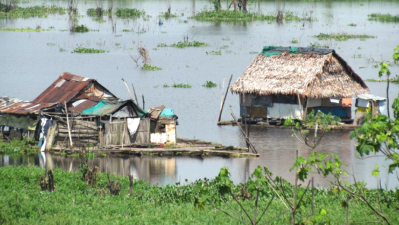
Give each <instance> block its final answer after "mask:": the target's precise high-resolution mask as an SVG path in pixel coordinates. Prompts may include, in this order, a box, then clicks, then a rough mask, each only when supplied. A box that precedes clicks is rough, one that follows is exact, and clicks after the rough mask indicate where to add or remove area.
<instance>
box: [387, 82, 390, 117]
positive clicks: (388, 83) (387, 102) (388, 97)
mask: <svg viewBox="0 0 399 225" xmlns="http://www.w3.org/2000/svg"><path fill="white" fill-rule="evenodd" d="M389 106H390V104H389V76H387V110H388V118H389V117H390V115H389Z"/></svg>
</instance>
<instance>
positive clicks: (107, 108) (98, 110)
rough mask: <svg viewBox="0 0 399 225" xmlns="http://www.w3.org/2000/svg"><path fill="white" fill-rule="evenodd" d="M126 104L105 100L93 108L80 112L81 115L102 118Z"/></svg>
mask: <svg viewBox="0 0 399 225" xmlns="http://www.w3.org/2000/svg"><path fill="white" fill-rule="evenodd" d="M125 103H126V102H109V101H107V100H104V101H101V102H99V103H97V104H96V105H95V106H93V107H91V108H88V109H86V110H84V111H82V114H83V115H93V116H102V115H110V114H112V113H114V112H115V111H116V110H118V109H119V108H120V107H121V106H122V105H124V104H125Z"/></svg>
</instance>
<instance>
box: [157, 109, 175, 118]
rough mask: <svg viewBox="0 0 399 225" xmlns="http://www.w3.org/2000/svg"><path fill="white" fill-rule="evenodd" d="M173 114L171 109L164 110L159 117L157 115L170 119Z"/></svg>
mask: <svg viewBox="0 0 399 225" xmlns="http://www.w3.org/2000/svg"><path fill="white" fill-rule="evenodd" d="M174 115H175V113H174V111H173V109H171V108H164V109H163V110H162V112H161V115H159V116H160V117H172V116H174Z"/></svg>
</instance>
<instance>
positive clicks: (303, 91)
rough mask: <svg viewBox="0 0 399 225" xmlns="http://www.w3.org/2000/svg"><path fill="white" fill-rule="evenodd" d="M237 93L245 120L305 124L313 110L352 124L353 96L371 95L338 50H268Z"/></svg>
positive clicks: (252, 66) (239, 82)
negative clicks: (295, 120)
mask: <svg viewBox="0 0 399 225" xmlns="http://www.w3.org/2000/svg"><path fill="white" fill-rule="evenodd" d="M231 91H232V92H234V93H238V94H239V95H240V115H241V117H242V118H247V119H248V118H251V119H255V120H267V121H275V120H281V119H286V118H289V117H292V118H296V119H302V118H304V117H306V115H307V114H308V113H309V112H311V111H312V110H315V111H322V112H323V113H331V114H332V115H335V116H339V117H340V118H341V120H343V121H345V120H346V121H351V117H352V115H351V105H352V96H355V95H359V94H367V93H369V89H368V87H367V86H366V84H365V83H364V82H363V80H362V79H361V78H360V77H359V76H358V75H357V74H356V73H355V72H354V71H353V70H352V68H351V67H350V66H349V65H348V64H347V63H346V62H345V60H344V59H342V58H341V57H340V56H339V55H338V54H337V53H336V52H335V51H334V50H332V49H315V48H295V47H274V46H268V47H264V48H263V51H262V53H261V54H259V55H258V56H257V57H256V58H255V59H254V60H253V62H252V63H251V64H250V65H249V66H248V68H247V69H246V71H245V72H244V74H243V75H241V76H240V77H239V78H238V80H237V81H236V82H235V83H234V84H233V85H232V87H231Z"/></svg>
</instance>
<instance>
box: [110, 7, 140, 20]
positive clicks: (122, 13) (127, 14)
mask: <svg viewBox="0 0 399 225" xmlns="http://www.w3.org/2000/svg"><path fill="white" fill-rule="evenodd" d="M115 14H116V16H117V17H121V18H138V17H140V16H142V15H144V14H145V12H144V11H141V10H138V9H134V8H133V9H128V8H123V9H117V10H116V13H115Z"/></svg>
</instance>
